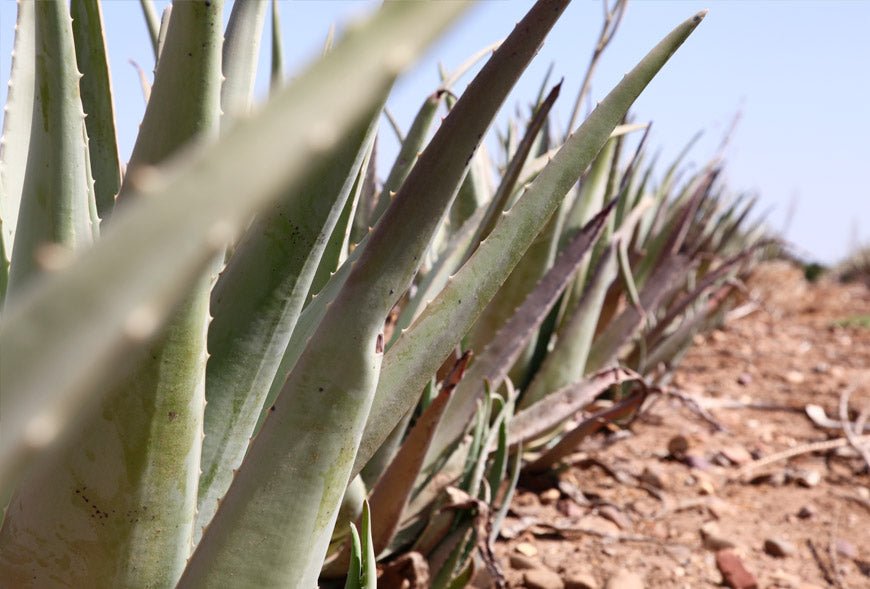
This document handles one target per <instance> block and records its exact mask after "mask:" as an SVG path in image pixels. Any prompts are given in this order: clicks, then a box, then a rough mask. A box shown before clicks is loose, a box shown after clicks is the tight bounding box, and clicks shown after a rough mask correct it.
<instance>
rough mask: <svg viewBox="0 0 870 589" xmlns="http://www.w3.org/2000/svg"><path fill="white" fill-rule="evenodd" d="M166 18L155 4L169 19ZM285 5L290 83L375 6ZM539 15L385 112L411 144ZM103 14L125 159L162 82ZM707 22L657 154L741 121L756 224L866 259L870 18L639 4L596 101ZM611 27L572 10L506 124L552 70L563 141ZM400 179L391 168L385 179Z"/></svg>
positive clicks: (673, 74)
mask: <svg viewBox="0 0 870 589" xmlns="http://www.w3.org/2000/svg"><path fill="white" fill-rule="evenodd" d="M228 3H229V2H228ZM165 4H166V2H165V1H158V2H157V5H158V7H161V8H162V6H164V5H165ZM279 4H280V9H281V17H282V28H283V37H284V48H285V55H286V57H285V61H286V64H287V68H288V69H287V73H288V75H292V73H293V71H298V70H299V68H301V67H303V66H304V65H305V64H306V63H307V62H308V61H310V60H311V59H312V58H313V57H316V56H317V55H318V54H319V53H320V51H321V49H322V46H323V42H324V39H325V37H326V33H327V30H328V29H329V25H330V23H333V22H335V23H337V25H338V29H339V31H340V30H341V27H342V25H343V24H344V23H347V22H348V20H349V19H351V18H353V16H354V15H360V14H365V13H366V12H368V11H369V10H371V9H372V8H373V7H375V6H376V5H377V3H376V2H371V1H368V0H351V1H339V0H322V1H317V0H283V1H281V2H280V3H279ZM530 4H531V3H530V2H525V1H520V0H484V1H483V2H481V3H480V4H479V5H478V6H476V7H475V8H474V9H473V10H472V11H471V12H470V13H469V14H468V15H467V17H466V18H465V19H464V20H463V21H462V22H461V23H460V24H459V25H457V26H456V27H454V29H452V30H451V31H450V32H449V33H448V34H447V35H446V36H445V37H444V38H443V39H442V40H441V41H440V42H439V43H438V44H437V45H436V46H434V47H433V49H432V50H431V51H430V53H429V54H428V56H427V58H426V59H424V60H422V61H421V62H420V63H419V64H418V66H417V67H416V68H415V69H414V70H413V71H411V72H409V73H408V75H406V76H405V77H404V78H402V79H401V80H400V81H399V82H398V84H397V86H396V88H395V91H394V94H393V96H392V98H391V101H390V103H389V107H390V109H391V111H392V112H393V113H394V115H395V116H396V118H397V119H398V120H399V121H400V124H401V125H402V126H403V127H405V128H406V127H407V126H408V124H409V122H410V120H411V118H412V117H413V115H414V113H415V111H416V109H417V107H418V106H419V104H420V102H421V101H422V100H423V98H424V97H425V96H426V94H427V93H429V92H431V91H432V90H433V89H435V88H436V87H437V85H438V76H437V64H438V62H439V61H440V62H442V63H443V64H445V66H446V67H447V68H448V69H452V68H454V67H456V66H457V65H459V64H460V63H461V62H462V61H464V60H465V58H466V57H467V56H469V55H470V54H472V53H474V52H475V51H477V50H478V49H480V48H481V47H483V46H485V45H487V44H489V43H491V42H493V41H496V40H498V39H500V38H503V37H504V36H505V35H506V34H507V33H508V32H509V31H510V30H511V28H512V27H513V25H514V24H515V23H516V21H518V20H519V19H520V18H521V17H522V15H523V14H524V12H525V10H527V9H528V7H529V6H530ZM103 6H104V8H103V10H104V18H105V23H106V35H107V43H108V46H109V52H110V55H111V58H112V62H111V67H112V83H113V87H114V93H115V108H116V113H117V118H118V127H119V131H118V133H119V142H120V146H121V152H122V153H121V155H122V157H123V158H124V159H126V158H127V157H129V154H130V151H131V150H132V145H133V141H134V140H135V133H136V129H137V127H138V123H139V120H140V119H141V116H142V113H143V111H144V101H143V98H142V94H141V90H140V87H139V82H138V77H137V74H136V71H135V70H134V68H133V67H132V66H131V65H130V64H129V60H133V61H135V62H137V63H138V64H140V65H141V66H142V68H143V69H144V70H145V71H146V72H148V74H149V75H150V73H151V70H152V68H153V66H154V64H153V55H152V53H151V48H150V44H149V42H148V39H147V33H146V29H145V25H144V21H143V19H142V14H141V10H140V7H139V2H138V1H137V0H105V2H104V4H103ZM703 8H709V9H710V13H709V15H708V16H707V18H706V19H705V21H704V23H702V25H701V26H700V27H699V28H698V30H697V31H696V32H695V34H694V35H693V36H692V37H691V38H690V39H689V40H688V41H687V42H686V44H685V45H684V46H683V48H682V49H681V50H680V51H679V52H678V53H677V54H676V55H675V56H674V58H673V59H672V60H671V62H670V63H668V65H667V66H666V68H665V70H664V71H663V72H662V73H661V74H660V75H659V76H658V77H657V78H656V79H655V80H654V81H653V82H652V84H651V85H650V87H649V88H648V89H647V91H646V92H645V93H644V94H643V95H642V96H641V97H640V99H639V100H638V101H637V103H636V105H635V107H634V110H633V112H634V114H635V116H636V118H637V119H638V120H652V121H653V122H654V125H653V134H652V137H651V144H652V146H653V147H655V148H661V150H662V155H663V157H664V159H665V161H666V160H667V159H668V158H669V157H673V156H674V155H675V154H676V153H677V152H678V151H679V150H680V149H681V148H682V146H683V145H684V144H685V143H686V141H688V140H689V139H690V138H691V137H692V135H693V134H694V133H695V132H696V131H698V130H704V131H705V134H704V136H703V137H702V139H701V141H700V142H699V143H698V144H697V145H696V147H695V149H694V150H693V152H692V155H691V160H692V161H694V162H695V163H696V164H699V165H700V164H703V163H704V162H705V161H706V160H707V158H709V157H710V156H711V155H712V154H713V152H714V151H715V150H716V147H717V146H718V144H719V142H720V140H721V137H722V135H723V133H724V132H725V130H726V129H727V127H728V126H729V124H730V122H731V120H732V118H733V117H734V115H735V113H736V112H737V111H738V110H740V111H741V112H742V119H741V121H740V124H739V126H738V128H737V131H736V133H735V135H734V137H733V139H732V142H731V145H730V148H729V150H728V152H727V154H726V158H727V167H726V173H725V176H726V179H727V182H728V185H729V186H730V187H731V189H732V190H733V191H735V192H753V193H757V194H758V195H759V196H760V201H759V207H758V208H759V212H761V211H764V210H767V211H769V212H768V217H767V218H768V219H769V225H770V226H771V227H772V228H773V229H775V230H782V229H783V228H786V229H787V231H786V237H787V238H788V239H790V240H791V241H792V242H794V243H795V244H796V245H797V248H798V252H800V253H803V254H804V255H806V256H808V257H812V258H815V259H819V260H822V261H825V262H831V261H834V260H836V259H838V258H840V257H842V256H843V255H845V254H846V252H847V251H848V249H849V248H850V247H852V246H854V245H855V244H856V243H870V184H868V182H867V181H866V179H865V178H864V172H865V170H866V169H867V168H868V166H870V147H868V144H867V141H868V138H870V76H868V75H867V73H866V71H867V67H868V66H867V64H868V63H870V35H868V33H867V29H868V26H870V2H862V1H835V0H834V1H806V0H803V1H791V2H788V1H769V2H765V1H754V2H749V1H738V0H730V1H727V2H726V1H722V2H710V1H706V2H698V1H695V0H636V1H635V2H630V4H629V7H628V11H627V13H626V15H625V18H624V19H623V23H622V26H621V29H620V31H619V32H618V34H617V37H616V38H615V40H614V42H613V43H612V44H611V46H610V48H609V49H608V52H607V53H606V54H605V55H604V57H603V59H602V61H601V63H600V65H599V69H598V73H597V75H596V77H595V79H594V80H593V85H592V96H593V98H595V99H600V98H601V97H603V96H604V94H605V93H606V92H607V90H609V89H610V88H611V87H612V86H613V85H614V84H615V83H616V82H617V81H618V80H619V78H620V77H621V76H622V75H623V74H624V73H625V72H627V71H628V70H629V69H630V68H631V67H632V66H633V65H634V63H635V62H636V61H637V60H638V59H640V58H641V57H642V56H643V55H644V53H645V52H646V51H647V50H648V49H649V48H650V47H652V46H653V45H654V44H655V43H656V42H657V41H658V40H659V39H660V38H661V37H662V36H663V35H664V34H666V33H667V32H668V31H669V30H670V29H671V28H672V27H673V26H674V25H676V24H677V23H679V22H680V21H682V20H683V19H685V18H687V17H689V16H690V15H692V14H693V13H695V12H697V11H698V10H701V9H703ZM600 23H601V4H600V3H599V2H595V1H591V0H589V1H585V0H575V2H574V3H573V4H572V5H571V6H570V7H569V8H568V10H567V11H566V13H565V15H564V16H563V17H562V20H561V21H560V22H559V23H558V24H557V25H556V27H555V29H554V30H553V32H552V33H551V35H550V37H549V38H548V40H547V43H546V44H545V46H544V48H543V49H542V51H541V52H540V54H539V55H538V57H537V58H536V60H535V61H534V62H533V64H532V65H531V66H530V68H529V70H528V71H527V73H526V75H525V77H524V79H523V80H522V81H521V82H520V84H519V85H518V86H517V88H516V89H515V91H514V93H513V95H512V96H511V97H510V98H509V99H508V103H507V104H506V106H505V108H504V109H503V113H502V115H501V120H502V121H503V120H504V117H505V116H506V115H507V114H508V113H510V112H513V111H514V109H515V106H516V105H517V104H522V105H525V104H526V103H527V101H529V100H531V99H532V98H533V97H534V96H535V95H536V94H537V91H538V88H539V86H540V84H541V81H542V79H543V76H544V73H545V71H546V69H547V68H548V66H549V65H550V64H551V63H553V64H555V67H554V73H553V79H554V80H558V79H559V78H564V84H563V89H562V95H561V97H560V99H559V101H560V102H561V105H558V104H557V108H556V112H557V116H558V117H559V120H561V127H564V125H565V124H566V121H567V118H568V116H569V115H570V110H571V106H572V105H573V96H574V95H575V94H576V91H577V89H578V87H579V85H580V82H581V79H582V76H583V72H584V70H585V67H586V64H587V62H588V59H589V55H590V52H591V50H592V46H593V44H594V42H595V39H596V36H597V34H598V30H599V28H600ZM14 24H15V3H14V2H13V1H11V0H0V102H2V103H5V97H6V85H5V81H6V80H7V79H8V75H9V61H10V57H9V56H10V51H11V47H12V39H13V30H14ZM265 35H266V37H265V38H264V42H263V46H262V49H263V51H262V60H261V71H260V73H261V76H260V80H259V83H258V94H259V95H260V96H265V93H266V89H267V75H268V68H269V65H268V49H269V43H270V40H269V37H270V35H269V31H268V27H267V31H266V32H265ZM465 83H467V80H464V81H463V82H462V83H460V85H459V86H458V88H459V89H461V88H462V87H463V86H464V84H465ZM385 135H387V134H385ZM385 144H386V145H384V149H382V153H385V154H389V153H390V152H392V151H393V150H394V149H395V148H394V147H391V146H390V144H389V141H386V142H385ZM388 164H389V162H387V161H383V164H382V167H381V174H384V173H385V170H384V168H385V167H386V166H387V165H388ZM790 213H791V214H790ZM789 217H791V220H790V222H789V223H786V220H787V218H789ZM786 225H787V227H786Z"/></svg>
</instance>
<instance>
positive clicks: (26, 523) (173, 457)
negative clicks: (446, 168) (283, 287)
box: [0, 0, 222, 587]
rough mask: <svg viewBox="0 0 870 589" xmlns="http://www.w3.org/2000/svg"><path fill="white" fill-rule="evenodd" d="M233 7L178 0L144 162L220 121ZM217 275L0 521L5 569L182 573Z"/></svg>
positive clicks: (11, 573) (203, 283)
mask: <svg viewBox="0 0 870 589" xmlns="http://www.w3.org/2000/svg"><path fill="white" fill-rule="evenodd" d="M221 17H222V3H221V2H220V1H218V0H212V1H211V2H210V3H208V4H206V3H200V2H185V3H182V4H180V5H178V6H177V7H176V10H175V15H174V17H173V19H172V23H171V26H170V31H169V33H168V36H167V42H166V47H165V56H166V59H162V60H161V61H160V63H159V64H158V67H157V73H156V77H155V83H154V90H153V95H152V98H151V100H150V101H149V103H148V108H147V110H146V114H145V118H144V122H143V125H142V127H141V130H140V134H139V142H137V145H136V147H135V148H134V157H135V158H136V164H135V165H137V166H142V165H145V163H148V164H152V163H159V162H160V161H161V160H162V159H163V158H165V157H167V156H168V155H170V154H171V153H172V152H173V151H174V150H175V149H177V146H178V145H179V144H180V143H183V141H184V137H183V136H182V135H181V133H183V132H184V131H187V132H189V133H191V134H194V133H208V132H209V131H212V133H211V134H212V135H214V132H213V131H216V130H217V125H218V120H219V112H220V108H219V101H218V96H219V88H220V84H221V75H220V47H221V42H222V35H221V34H220V23H221ZM194 49H195V52H194V51H193V50H194ZM191 53H193V55H195V58H194V59H180V57H181V56H183V55H189V54H191ZM179 79H185V80H188V81H189V83H190V85H189V86H188V87H187V88H188V89H189V94H188V95H186V96H185V97H184V99H183V100H179V99H178V98H177V97H176V96H174V95H173V93H172V92H171V88H172V86H170V85H171V84H175V83H177V80H179ZM140 169H141V168H140ZM127 197H128V198H132V195H131V193H129V192H128V193H127ZM216 260H219V258H216ZM211 282H212V277H211V276H209V275H206V276H204V277H202V278H200V279H199V283H198V285H197V287H196V288H195V289H194V291H193V292H192V293H191V294H190V295H188V297H187V298H186V299H185V301H184V302H183V304H182V305H181V307H180V308H179V309H178V310H177V311H176V312H175V314H174V315H173V317H172V320H171V321H170V323H169V326H168V328H167V330H166V332H165V334H164V335H163V336H162V337H161V338H159V339H158V340H157V341H156V342H154V343H153V344H152V345H150V346H149V347H148V348H147V350H146V354H145V357H144V358H143V359H142V361H141V362H140V363H139V364H138V365H137V366H136V367H135V370H134V371H133V373H132V374H131V375H130V376H129V377H128V378H127V379H125V380H123V381H122V382H121V383H120V384H119V386H117V387H116V388H115V389H114V390H112V391H109V392H108V394H107V395H106V396H105V398H104V399H103V401H102V403H101V405H100V407H99V411H94V412H92V413H91V414H90V415H89V416H88V417H87V418H86V421H85V422H84V424H83V426H82V427H80V428H79V429H78V430H77V431H75V432H74V433H73V434H72V435H71V438H70V439H69V440H68V443H67V444H66V445H64V446H62V447H58V448H57V449H56V450H55V451H50V452H49V453H48V454H47V455H45V456H43V458H42V460H41V461H40V463H39V465H38V467H37V468H35V469H33V471H32V472H31V473H30V475H29V476H27V477H25V478H24V480H23V481H22V483H21V485H20V486H19V488H18V489H17V491H16V494H15V495H14V496H13V498H12V501H11V502H10V507H9V509H8V511H7V514H6V520H5V522H4V526H3V528H2V530H0V554H2V558H0V571H2V573H0V577H2V578H4V579H6V580H11V579H19V582H23V579H25V578H26V579H28V580H29V581H30V580H32V579H35V580H36V581H35V583H36V584H37V585H41V584H44V583H48V582H50V580H51V579H52V578H53V577H52V575H53V574H55V570H54V563H55V562H57V561H62V560H64V559H68V560H73V559H74V560H75V561H76V562H77V563H79V566H78V567H76V568H75V569H74V570H71V571H69V572H68V574H67V582H69V583H71V584H73V585H76V586H82V587H100V586H107V587H115V586H119V587H126V586H131V585H139V584H143V585H146V586H154V587H170V586H172V585H173V584H174V583H175V582H176V581H177V580H178V577H179V576H180V575H181V571H182V570H183V568H184V566H185V563H186V561H187V557H188V555H189V554H190V551H191V548H192V542H191V540H192V533H193V523H194V510H195V507H196V491H197V479H198V477H199V456H200V450H201V444H202V420H203V409H204V401H205V399H204V392H205V391H204V387H205V358H206V350H205V343H206V337H205V334H206V329H207V324H208V299H209V289H210V285H211ZM97 457H98V458H97ZM21 530H26V531H27V532H26V533H21ZM83 537H85V538H93V539H94V540H92V541H90V542H88V543H86V544H85V545H81V542H80V539H81V538H83ZM28 557H29V558H28ZM22 563H24V564H23V566H22Z"/></svg>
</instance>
